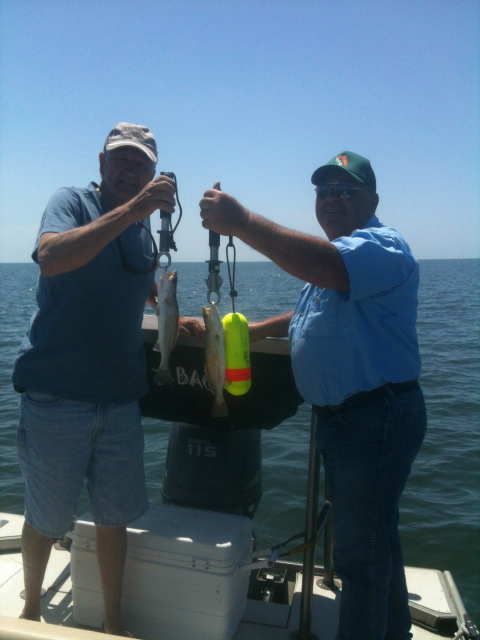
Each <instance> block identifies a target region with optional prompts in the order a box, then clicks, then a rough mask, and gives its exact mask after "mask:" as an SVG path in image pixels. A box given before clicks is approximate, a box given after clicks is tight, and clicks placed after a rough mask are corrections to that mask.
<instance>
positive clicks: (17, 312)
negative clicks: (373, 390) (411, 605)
mask: <svg viewBox="0 0 480 640" xmlns="http://www.w3.org/2000/svg"><path fill="white" fill-rule="evenodd" d="M174 266H175V268H177V269H178V273H179V285H178V287H179V290H178V298H179V305H180V312H181V313H182V315H194V316H200V315H201V309H202V306H203V305H204V304H205V302H206V285H205V277H206V275H207V267H206V265H205V263H177V264H175V265H174ZM420 267H421V286H420V293H419V313H418V335H419V343H420V350H421V355H422V377H421V384H422V387H423V390H424V393H425V396H426V401H427V408H428V418H429V426H428V432H427V436H426V438H425V441H424V444H423V446H422V449H421V451H420V453H419V455H418V458H417V460H416V462H415V465H414V468H413V471H412V474H411V476H410V479H409V481H408V484H407V487H406V490H405V493H404V496H403V498H402V503H401V531H402V540H403V546H404V555H405V563H406V564H407V565H410V566H418V567H430V568H435V569H440V570H449V571H451V572H452V574H453V577H454V579H455V581H456V583H457V586H458V587H459V590H460V593H461V595H462V598H463V600H464V603H465V605H466V608H467V611H468V612H469V614H470V616H471V617H472V618H473V620H474V621H475V622H476V623H477V625H478V624H479V623H480V464H479V463H480V430H479V426H480V332H479V318H480V296H479V285H478V283H479V282H480V260H424V261H421V263H420ZM0 276H1V280H0V282H1V283H2V285H1V294H0V510H2V511H11V512H14V513H22V508H23V490H24V487H23V480H22V477H21V474H20V469H19V466H18V462H17V455H16V449H15V433H16V427H17V414H18V395H17V394H16V393H15V392H14V391H13V389H12V387H11V384H10V374H11V369H12V362H13V359H14V357H15V354H16V351H17V349H18V347H19V344H20V342H21V339H22V336H23V335H24V333H25V331H26V329H27V327H28V322H29V319H30V316H31V314H32V312H33V310H34V308H35V286H36V281H37V277H38V267H37V266H36V265H34V264H0ZM222 277H223V278H224V284H223V287H222V294H223V298H222V301H221V303H220V310H221V312H222V313H228V312H230V311H231V302H230V298H229V296H228V291H229V286H228V275H227V269H226V265H225V264H224V265H222ZM301 286H302V284H301V283H300V282H299V281H298V280H296V279H295V278H293V277H291V276H288V275H287V274H285V273H283V272H282V271H281V270H280V269H279V268H278V267H276V266H275V265H273V264H271V263H265V262H261V263H260V262H259V263H238V264H237V268H236V283H235V288H236V289H237V291H238V297H237V299H236V311H239V312H241V313H243V314H244V315H245V316H246V317H247V318H248V319H249V320H260V319H262V318H265V317H268V316H270V315H275V314H277V313H283V312H285V311H286V310H289V309H291V308H293V306H294V304H295V302H296V300H297V297H298V294H299V291H300V289H301ZM114 312H115V310H114V309H112V313H114ZM143 422H144V430H145V436H146V452H145V467H146V473H147V482H148V490H149V496H150V500H151V501H152V502H154V503H155V502H158V503H160V502H161V489H162V479H163V472H164V466H165V454H166V449H167V444H168V438H169V433H170V428H171V424H170V423H167V422H164V421H160V420H153V419H150V418H148V419H147V418H146V419H144V421H143ZM309 435H310V409H309V407H308V406H307V405H302V406H300V407H299V410H298V412H297V414H296V415H295V416H294V417H292V418H289V419H288V420H286V421H285V422H284V423H282V424H281V425H279V426H278V427H276V428H275V429H273V430H272V431H263V432H262V455H263V467H262V473H263V498H262V501H261V503H260V506H259V508H258V511H257V513H256V515H255V518H254V529H255V533H256V536H257V539H258V543H259V545H260V547H261V548H263V547H266V546H269V545H272V544H274V543H277V542H281V541H283V540H285V539H287V538H289V537H290V536H291V535H292V534H294V533H298V532H301V531H303V530H304V526H305V503H306V498H305V493H306V481H307V466H308V445H309ZM86 509H87V502H86V496H85V494H82V496H81V498H80V500H79V504H78V509H77V510H78V513H81V512H83V511H85V510H86ZM320 547H323V545H320ZM297 557H298V558H299V559H300V557H299V556H297ZM318 561H320V562H321V561H322V549H321V548H320V549H319V551H318Z"/></svg>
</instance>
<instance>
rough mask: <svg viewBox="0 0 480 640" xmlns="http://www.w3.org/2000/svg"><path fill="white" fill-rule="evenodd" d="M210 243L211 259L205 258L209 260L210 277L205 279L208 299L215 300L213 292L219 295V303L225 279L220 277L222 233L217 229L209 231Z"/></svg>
mask: <svg viewBox="0 0 480 640" xmlns="http://www.w3.org/2000/svg"><path fill="white" fill-rule="evenodd" d="M208 244H209V246H210V260H205V262H208V277H207V278H206V279H205V282H206V283H207V288H208V291H207V300H208V301H209V302H210V303H212V302H215V300H212V294H215V295H216V297H217V300H216V304H219V303H220V300H221V298H222V295H221V293H220V287H221V286H222V284H223V280H222V278H221V277H220V265H221V263H222V261H221V260H219V259H218V250H219V248H220V234H219V233H215V231H209V232H208Z"/></svg>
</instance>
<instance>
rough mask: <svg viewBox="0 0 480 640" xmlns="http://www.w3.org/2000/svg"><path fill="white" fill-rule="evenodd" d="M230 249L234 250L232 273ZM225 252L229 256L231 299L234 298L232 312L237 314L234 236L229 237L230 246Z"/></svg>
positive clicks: (228, 245)
mask: <svg viewBox="0 0 480 640" xmlns="http://www.w3.org/2000/svg"><path fill="white" fill-rule="evenodd" d="M229 248H232V249H233V269H232V271H230V258H229V257H228V250H229ZM225 252H226V256H227V268H228V279H229V281H230V297H231V298H232V312H233V313H235V298H236V297H237V296H238V293H237V291H236V290H235V265H236V263H237V250H236V249H235V245H234V244H233V236H229V237H228V244H227V247H226V251H225ZM232 274H233V275H232Z"/></svg>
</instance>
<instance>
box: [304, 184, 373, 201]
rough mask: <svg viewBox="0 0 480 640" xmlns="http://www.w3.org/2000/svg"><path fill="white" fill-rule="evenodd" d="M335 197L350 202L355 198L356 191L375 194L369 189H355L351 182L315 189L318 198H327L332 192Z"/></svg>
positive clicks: (323, 185) (320, 186) (319, 185)
mask: <svg viewBox="0 0 480 640" xmlns="http://www.w3.org/2000/svg"><path fill="white" fill-rule="evenodd" d="M332 189H333V193H334V195H336V196H338V197H340V198H343V199H344V200H348V199H349V198H351V197H352V196H353V192H354V191H370V192H372V193H373V190H372V189H369V188H368V187H354V186H353V184H351V183H350V182H337V183H328V182H325V183H324V184H318V185H317V186H316V187H315V192H316V194H317V198H320V199H322V198H326V197H327V196H329V195H330V194H331V192H332Z"/></svg>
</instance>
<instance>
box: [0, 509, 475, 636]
mask: <svg viewBox="0 0 480 640" xmlns="http://www.w3.org/2000/svg"><path fill="white" fill-rule="evenodd" d="M7 519H8V528H7V527H4V531H3V534H2V539H1V545H2V546H1V547H0V640H24V639H26V638H29V639H31V640H33V639H36V640H67V639H68V640H69V639H75V638H82V639H83V640H94V639H96V638H100V637H105V636H104V635H103V634H102V635H101V636H100V635H99V634H98V630H97V631H95V630H92V629H88V628H86V627H82V626H80V625H78V624H77V623H76V622H75V621H74V619H73V604H72V582H71V578H70V553H69V551H68V550H67V549H65V548H63V547H62V546H61V545H60V544H56V545H55V546H54V548H53V550H52V554H51V558H50V561H49V564H48V567H47V572H46V576H45V581H44V589H45V594H44V596H43V598H42V618H43V621H44V623H47V624H43V623H32V622H29V621H26V620H18V616H19V615H20V613H21V611H22V609H23V600H22V597H21V592H22V591H23V569H22V559H21V553H20V550H19V549H18V546H19V545H18V539H19V533H20V530H21V526H22V524H23V518H22V517H21V516H12V515H11V514H0V521H2V520H3V521H5V520H7ZM285 566H286V571H287V572H288V578H289V579H288V584H287V586H286V587H285V589H287V591H288V595H287V598H286V599H287V600H288V604H282V603H278V602H266V601H263V600H257V599H251V598H250V597H249V599H248V600H247V609H246V612H245V614H244V616H243V618H242V620H241V622H240V624H239V626H238V628H237V630H236V632H235V635H234V636H233V639H232V640H287V639H288V640H290V639H291V638H292V637H295V632H297V631H298V630H299V620H300V607H301V589H302V573H301V567H298V566H297V565H294V564H293V563H290V564H286V565H285ZM316 573H317V572H316ZM406 574H407V583H408V587H409V592H410V598H411V600H410V602H411V607H412V614H413V617H414V620H416V624H415V625H414V629H413V631H414V634H415V638H416V640H432V639H433V638H442V637H443V638H453V637H454V636H455V637H457V638H460V637H475V636H476V634H477V632H476V630H475V628H474V627H472V629H471V631H472V635H471V636H469V635H465V636H461V635H458V631H459V629H458V626H457V616H458V611H456V609H455V606H456V605H455V604H454V603H453V601H452V593H451V589H450V588H449V585H448V579H446V577H445V574H443V573H441V572H440V571H435V570H431V569H417V568H407V569H406ZM447 578H448V576H447ZM453 591H455V588H453ZM454 595H455V594H453V596H454ZM340 598H341V590H340V589H339V590H336V591H331V590H329V589H325V588H323V587H322V575H321V568H319V569H318V575H315V579H314V590H313V599H312V622H311V632H312V634H314V635H312V636H311V638H312V640H313V638H315V637H316V638H318V640H334V639H335V638H336V635H337V632H338V611H339V603H340ZM460 605H461V601H460ZM457 606H458V603H457ZM420 623H423V624H420ZM424 624H428V625H429V627H430V628H427V627H426V626H424ZM132 631H133V632H134V633H135V629H132ZM137 633H138V632H137ZM158 633H159V631H158V629H155V630H154V634H153V635H152V636H151V635H150V634H149V633H148V630H147V632H145V631H143V635H142V637H143V638H144V640H150V638H151V637H155V638H158V637H159V635H158ZM136 635H137V634H136ZM137 637H138V636H137ZM160 637H162V636H160ZM167 639H168V636H165V640H167ZM162 640H163V637H162ZM189 640H190V639H189ZM304 640H307V639H306V638H305V639H304Z"/></svg>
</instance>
